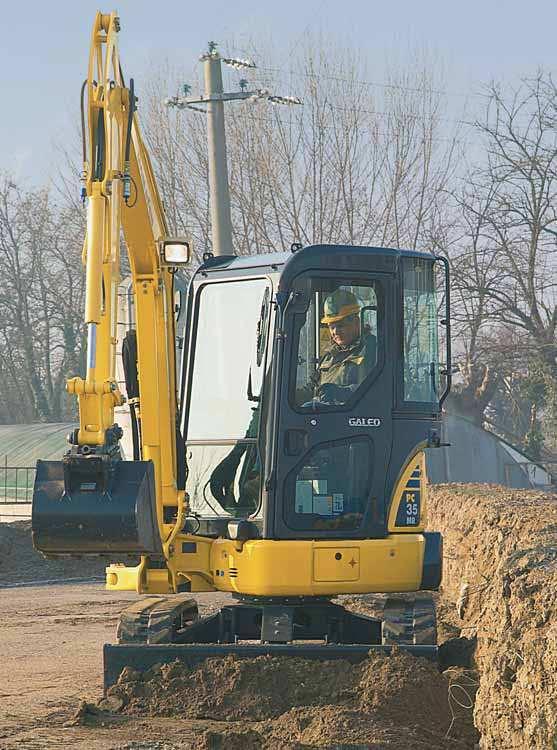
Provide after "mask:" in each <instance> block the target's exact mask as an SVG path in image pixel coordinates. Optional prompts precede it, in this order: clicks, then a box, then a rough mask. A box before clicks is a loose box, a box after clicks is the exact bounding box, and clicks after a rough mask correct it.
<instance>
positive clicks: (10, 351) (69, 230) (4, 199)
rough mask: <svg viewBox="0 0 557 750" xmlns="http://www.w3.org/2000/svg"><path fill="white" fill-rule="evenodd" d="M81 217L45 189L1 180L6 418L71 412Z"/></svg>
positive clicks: (0, 322)
mask: <svg viewBox="0 0 557 750" xmlns="http://www.w3.org/2000/svg"><path fill="white" fill-rule="evenodd" d="M83 231H84V226H83V216H82V215H81V213H76V211H75V209H74V208H72V207H68V208H63V207H62V208H60V207H56V206H54V205H52V203H51V201H50V196H49V193H48V191H47V190H35V191H27V192H26V191H23V190H21V189H20V188H18V186H17V185H15V184H14V183H13V182H12V181H11V180H10V179H9V178H4V179H3V180H2V183H1V185H0V273H1V275H2V279H3V288H2V292H1V293H0V349H1V359H2V363H3V365H2V371H1V375H2V396H3V399H2V400H3V403H4V406H3V412H4V414H5V417H6V418H8V419H11V420H12V421H32V420H36V419H41V420H45V421H60V420H62V419H64V418H67V417H68V404H67V403H66V400H65V395H64V386H65V380H66V377H67V375H68V374H69V373H74V372H76V371H77V370H78V369H79V368H80V364H81V359H82V356H83V347H82V335H81V319H82V306H83V276H82V274H80V273H79V272H78V271H77V272H76V269H79V266H80V255H81V237H82V236H83Z"/></svg>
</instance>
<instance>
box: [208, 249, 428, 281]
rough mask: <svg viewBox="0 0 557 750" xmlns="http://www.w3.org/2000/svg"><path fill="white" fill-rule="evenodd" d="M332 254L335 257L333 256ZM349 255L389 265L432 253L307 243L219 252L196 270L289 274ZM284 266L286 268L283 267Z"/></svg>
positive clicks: (329, 263) (423, 257)
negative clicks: (289, 248) (278, 249)
mask: <svg viewBox="0 0 557 750" xmlns="http://www.w3.org/2000/svg"><path fill="white" fill-rule="evenodd" d="M335 256H336V258H335ZM347 256H351V257H352V258H354V257H355V256H356V257H359V258H360V259H361V258H362V257H365V256H368V257H369V256H376V258H378V257H379V256H381V257H382V258H385V259H389V261H390V265H392V264H394V263H396V259H398V258H401V257H415V258H422V259H424V260H425V259H429V260H431V259H432V258H433V257H434V256H432V255H431V254H430V253H422V252H418V251H417V250H401V249H397V248H391V247H372V246H364V245H362V246H360V245H307V246H306V247H303V248H301V249H300V250H297V251H295V252H289V253H262V254H259V255H223V256H218V255H217V256H213V257H210V258H208V259H207V260H205V261H204V263H203V264H202V265H201V266H200V267H199V269H198V271H197V273H202V274H203V275H207V274H210V273H211V272H217V273H218V272H219V271H220V272H222V271H224V270H226V271H227V272H230V271H232V272H234V271H238V272H241V273H242V272H246V271H248V270H249V269H261V270H263V269H266V270H267V271H269V270H271V271H278V270H279V269H280V270H281V271H282V270H284V271H287V275H288V276H291V275H292V272H294V271H295V270H296V269H298V268H300V267H302V266H303V267H306V268H307V267H310V266H313V267H316V266H318V265H321V264H323V266H329V267H330V266H331V265H332V263H334V260H335V259H338V260H341V258H343V257H344V258H346V257H347ZM284 266H287V268H284V269H283V267H284Z"/></svg>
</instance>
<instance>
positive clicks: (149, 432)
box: [33, 13, 189, 567]
mask: <svg viewBox="0 0 557 750" xmlns="http://www.w3.org/2000/svg"><path fill="white" fill-rule="evenodd" d="M118 31H119V19H118V16H117V15H116V14H115V13H111V14H102V13H97V15H96V17H95V22H94V25H93V32H92V38H91V48H90V54H89V66H88V74H87V80H86V81H85V83H84V85H83V91H82V125H83V138H84V147H83V156H84V163H83V173H82V197H83V198H84V200H86V202H87V231H86V237H85V241H84V247H83V262H84V265H85V272H86V300H85V324H86V327H87V371H86V375H85V377H84V378H81V377H74V378H71V379H70V380H69V381H68V384H67V389H68V392H69V393H71V394H75V395H76V396H77V399H78V403H79V429H77V430H75V431H74V433H73V434H72V435H71V436H70V442H71V443H72V447H71V449H70V450H69V451H68V453H67V454H66V456H65V457H64V459H63V461H62V462H39V465H38V467H37V482H36V486H35V497H34V507H33V530H34V541H35V545H36V546H37V547H38V548H39V549H41V550H43V551H44V552H46V553H64V552H68V553H72V552H98V553H102V552H106V553H110V552H123V553H140V554H141V555H142V558H141V559H142V562H141V566H143V567H145V564H146V561H147V557H146V556H147V555H148V554H149V553H151V554H152V553H163V554H164V553H165V547H166V553H167V554H168V546H169V545H170V543H171V540H172V538H173V536H174V535H175V533H176V532H177V531H178V529H179V528H180V527H181V525H182V522H183V516H184V488H183V486H178V485H179V484H183V480H182V482H179V480H178V466H177V439H176V435H177V432H176V430H177V428H176V422H177V394H176V365H175V356H174V350H173V347H174V341H175V330H174V328H175V321H174V311H173V278H174V274H175V272H176V269H177V267H178V266H179V265H182V264H183V263H185V262H187V261H188V259H189V243H188V242H187V240H185V239H184V238H174V239H173V238H170V237H169V236H168V228H167V225H166V220H165V216H164V211H163V208H162V203H161V199H160V195H159V192H158V189H157V185H156V182H155V178H154V174H153V169H152V166H151V163H150V160H149V156H148V154H147V151H146V149H145V147H144V144H143V140H142V137H141V133H140V129H139V123H138V117H137V113H136V101H137V100H136V97H135V93H134V86H133V79H131V80H130V82H129V86H126V84H125V82H124V78H123V72H122V67H121V64H120V59H119V54H118ZM122 239H123V240H124V241H125V245H126V247H127V252H128V257H129V263H130V267H131V275H132V283H133V292H134V310H135V329H136V334H137V335H136V341H137V351H136V356H135V357H134V359H135V360H136V361H135V362H132V367H136V369H137V380H138V382H139V388H138V393H137V394H131V395H132V398H131V399H130V400H131V403H130V409H131V410H133V416H134V419H135V420H136V422H137V423H138V426H139V428H138V429H137V431H136V440H138V439H139V436H140V444H138V445H136V449H137V450H136V453H137V454H138V457H139V458H140V460H138V461H123V460H122V458H121V454H120V448H119V439H120V437H121V436H122V430H121V429H120V427H119V426H118V425H117V424H115V422H114V408H115V407H116V406H120V405H121V404H122V403H124V401H125V399H124V396H123V394H122V393H121V391H120V387H119V384H118V382H117V380H116V344H117V338H118V326H117V312H118V304H117V299H118V297H117V296H118V286H119V283H120V250H121V243H122ZM133 354H135V350H134V351H133ZM136 505H137V508H136ZM166 506H168V507H170V508H173V509H174V512H173V513H171V514H166V516H165V511H164V508H165V507H166ZM165 517H170V518H171V520H172V522H171V523H165Z"/></svg>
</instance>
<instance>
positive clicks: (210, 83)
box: [164, 42, 302, 255]
mask: <svg viewBox="0 0 557 750" xmlns="http://www.w3.org/2000/svg"><path fill="white" fill-rule="evenodd" d="M200 60H201V62H202V63H203V73H204V78H205V93H204V94H202V95H201V96H199V97H193V96H187V94H188V93H189V91H190V87H189V86H187V85H185V86H184V87H183V91H184V94H186V96H184V97H181V96H173V97H171V98H168V99H166V100H165V102H164V103H165V105H166V106H167V107H176V108H177V109H193V110H194V111H196V112H206V113H207V146H208V152H209V203H210V207H211V229H212V240H213V254H214V255H233V254H234V248H233V244H232V220H231V214H230V192H229V187H228V165H227V157H226V132H225V128H224V102H229V101H238V100H240V101H242V100H244V101H245V100H249V101H252V102H257V101H269V102H271V103H272V104H302V101H301V100H300V99H298V98H297V97H295V96H275V95H272V94H271V93H270V92H269V91H267V89H254V90H252V91H248V90H247V81H245V80H244V79H242V80H241V81H240V91H234V92H228V93H225V92H224V89H223V84H222V67H221V63H225V65H229V66H230V67H233V68H236V69H237V70H241V69H250V68H251V69H253V68H255V67H256V66H255V63H253V62H252V61H251V60H240V59H236V58H228V57H221V56H220V54H219V53H218V51H217V45H216V43H215V42H209V49H208V51H207V52H206V53H205V54H203V55H201V57H200ZM197 104H206V105H207V109H201V108H200V107H197V106H195V105H197Z"/></svg>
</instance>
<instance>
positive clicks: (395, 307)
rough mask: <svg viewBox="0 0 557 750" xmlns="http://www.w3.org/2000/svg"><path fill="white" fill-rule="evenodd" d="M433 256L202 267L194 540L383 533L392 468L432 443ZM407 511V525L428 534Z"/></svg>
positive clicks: (192, 455)
mask: <svg viewBox="0 0 557 750" xmlns="http://www.w3.org/2000/svg"><path fill="white" fill-rule="evenodd" d="M442 262H443V261H442V260H440V259H439V258H435V257H433V256H428V255H424V254H420V253H415V252H407V251H399V250H389V249H384V248H364V247H349V246H346V247H343V246H327V245H316V246H312V247H308V248H305V249H303V250H300V251H298V252H296V253H294V254H288V255H287V254H284V255H273V256H265V255H261V256H253V257H249V258H246V257H243V258H214V259H210V260H209V261H207V262H206V263H205V264H204V265H203V266H202V267H201V268H200V269H199V270H198V272H197V273H196V274H195V276H194V277H193V279H192V282H191V285H190V292H189V294H190V311H191V315H190V321H189V323H188V325H187V328H188V331H189V339H188V344H187V347H186V349H185V358H184V363H183V372H184V382H183V384H182V393H183V398H182V432H183V435H184V438H185V445H186V467H187V479H186V491H187V493H188V496H189V502H190V507H191V510H192V512H193V513H194V514H195V516H196V517H197V519H198V521H199V524H200V532H199V533H208V534H211V533H217V534H225V535H226V534H228V528H227V525H230V528H231V529H236V528H237V526H238V523H237V522H238V520H242V521H244V522H245V523H244V524H243V528H244V532H243V533H250V534H251V535H253V536H254V537H260V538H264V539H285V540H286V539H293V540H294V539H358V538H359V539H366V538H381V537H385V536H386V535H387V533H388V528H387V526H388V516H389V510H390V508H391V505H392V502H393V492H394V489H395V485H396V483H397V481H398V480H399V478H400V475H401V472H402V471H403V469H404V467H406V466H407V464H408V462H409V461H410V460H411V459H412V458H413V457H414V456H415V455H416V453H417V452H418V451H419V450H421V449H422V448H423V447H426V446H434V445H435V444H436V443H438V442H439V434H440V424H439V415H440V409H441V404H442V402H443V400H444V398H445V396H446V391H447V370H448V368H446V366H445V365H444V366H443V367H441V365H440V354H439V343H438V342H439V335H438V334H439V321H438V304H439V302H438V299H437V295H438V291H439V289H438V280H437V279H436V273H435V269H436V266H438V265H439V263H442ZM335 305H336V308H335ZM445 320H448V316H446V317H445ZM443 359H445V360H446V359H448V357H447V356H444V357H443ZM443 368H444V369H443ZM415 494H416V497H418V495H419V493H415ZM412 505H413V506H415V507H414V508H411V512H410V513H409V514H408V515H406V513H405V514H404V516H403V521H404V523H403V527H404V528H405V529H406V528H409V529H414V528H418V527H421V526H422V521H421V518H420V514H421V510H420V509H419V507H418V506H419V502H418V503H413V504H412ZM229 522H230V523H229ZM233 533H234V532H233Z"/></svg>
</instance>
